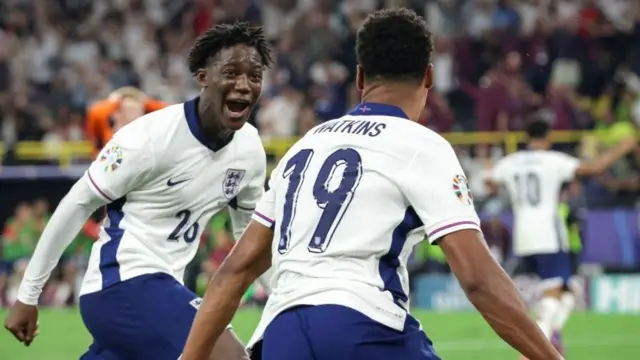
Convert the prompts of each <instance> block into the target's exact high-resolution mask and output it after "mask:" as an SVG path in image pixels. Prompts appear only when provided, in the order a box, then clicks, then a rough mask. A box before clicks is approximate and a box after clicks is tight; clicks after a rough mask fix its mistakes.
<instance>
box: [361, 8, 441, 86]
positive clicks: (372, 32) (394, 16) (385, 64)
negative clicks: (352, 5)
mask: <svg viewBox="0 0 640 360" xmlns="http://www.w3.org/2000/svg"><path fill="white" fill-rule="evenodd" d="M432 52H433V38H432V35H431V32H430V31H429V30H428V29H427V24H426V23H425V21H424V19H423V18H422V17H420V16H418V15H417V14H416V13H415V12H413V11H412V10H408V9H404V8H399V9H383V10H379V11H376V12H374V13H372V14H370V15H369V16H368V17H367V18H366V20H365V21H364V22H363V23H362V26H361V27H360V29H359V30H358V37H357V41H356V53H357V56H358V63H359V64H360V67H361V68H362V70H363V73H364V76H365V78H366V79H372V80H375V79H378V80H390V81H412V82H418V83H419V82H421V81H422V80H423V79H424V74H425V72H426V70H427V67H428V66H429V63H430V62H431V53H432Z"/></svg>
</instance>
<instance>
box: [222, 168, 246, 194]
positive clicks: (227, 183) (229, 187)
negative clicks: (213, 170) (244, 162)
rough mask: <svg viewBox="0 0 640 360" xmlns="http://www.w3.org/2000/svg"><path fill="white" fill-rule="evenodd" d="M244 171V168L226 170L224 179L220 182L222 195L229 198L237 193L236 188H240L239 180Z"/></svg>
mask: <svg viewBox="0 0 640 360" xmlns="http://www.w3.org/2000/svg"><path fill="white" fill-rule="evenodd" d="M244 173H245V171H244V170H238V169H229V170H227V173H226V175H225V177H224V181H223V182H222V192H223V193H224V197H226V198H227V199H229V200H231V199H233V198H234V197H236V195H238V190H240V182H241V181H242V178H244Z"/></svg>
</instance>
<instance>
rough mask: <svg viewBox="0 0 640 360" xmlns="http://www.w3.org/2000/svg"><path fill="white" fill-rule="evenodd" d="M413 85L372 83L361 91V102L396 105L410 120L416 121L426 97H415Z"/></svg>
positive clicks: (415, 92)
mask: <svg viewBox="0 0 640 360" xmlns="http://www.w3.org/2000/svg"><path fill="white" fill-rule="evenodd" d="M417 93H418V92H417V91H416V88H415V86H411V85H405V84H385V85H376V84H372V85H370V86H368V87H367V88H365V89H364V90H363V91H362V102H372V103H379V104H388V105H393V106H397V107H399V108H400V109H402V111H404V113H405V114H407V116H408V117H409V119H410V120H412V121H418V119H420V114H421V113H422V110H423V109H424V106H425V100H426V99H419V98H418V97H417Z"/></svg>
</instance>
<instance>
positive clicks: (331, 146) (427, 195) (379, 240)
mask: <svg viewBox="0 0 640 360" xmlns="http://www.w3.org/2000/svg"><path fill="white" fill-rule="evenodd" d="M432 51H433V43H432V36H431V33H430V32H429V31H428V30H427V28H426V24H425V22H424V20H423V19H422V18H421V17H419V16H417V15H416V14H415V13H414V12H412V11H410V10H407V9H394V10H389V9H387V10H381V11H378V12H375V13H373V14H371V15H369V17H368V18H367V19H366V20H365V21H364V23H363V24H362V26H361V28H360V29H359V30H358V34H357V56H358V63H359V65H358V68H357V77H356V79H357V80H356V84H357V86H358V89H359V90H360V91H361V92H362V101H363V102H362V103H361V104H360V105H358V106H357V107H356V108H355V109H353V110H352V111H351V112H349V114H347V115H346V116H344V117H342V118H340V119H336V120H332V121H328V122H325V123H323V124H321V125H319V126H316V127H315V128H314V129H312V130H310V131H309V132H308V133H307V134H306V135H305V136H304V137H303V138H302V139H300V140H299V141H298V142H297V143H296V144H295V145H294V146H293V147H292V148H291V149H290V150H289V151H288V152H287V154H286V155H285V156H284V158H283V159H282V160H281V161H280V163H279V164H278V165H277V167H276V169H275V170H274V171H273V173H272V176H271V178H270V186H269V190H268V191H267V192H266V193H265V195H264V196H263V198H262V200H261V201H260V203H259V205H258V207H257V208H256V211H255V213H254V215H253V221H252V222H251V223H250V224H249V227H248V228H247V230H246V231H245V232H244V234H243V235H242V238H241V239H240V241H239V242H238V243H237V244H236V246H235V248H234V249H233V250H232V252H231V254H230V255H229V257H228V258H227V259H226V260H225V261H224V262H223V264H222V266H221V268H220V269H219V270H218V272H217V273H216V274H215V275H214V276H213V278H212V280H211V282H210V284H209V287H208V289H207V292H206V295H205V298H204V301H203V304H202V306H201V308H200V310H199V311H198V315H197V316H196V319H195V321H194V324H193V328H192V330H191V333H190V334H189V340H188V341H187V346H186V347H185V350H184V353H183V360H201V359H204V358H205V357H206V354H208V353H209V352H210V350H211V347H212V345H213V344H214V343H215V341H216V339H217V338H218V336H219V335H220V334H221V333H222V332H223V331H224V328H225V326H226V324H228V322H229V321H230V320H231V318H232V317H233V314H234V312H235V311H236V309H237V307H238V303H239V302H240V300H241V297H242V295H243V293H244V292H245V290H246V289H247V288H248V287H249V285H250V284H251V283H252V282H253V281H254V280H255V279H256V278H257V277H258V276H259V275H261V274H262V273H263V272H264V271H265V270H267V269H268V268H269V266H270V264H271V263H272V262H273V266H274V276H273V284H272V285H273V292H272V293H271V295H270V297H269V300H268V301H267V305H266V307H265V310H264V312H263V314H262V320H261V322H260V324H259V325H258V328H257V329H256V332H255V334H254V336H253V338H252V340H251V341H250V343H249V346H250V347H252V356H253V357H254V358H255V359H259V358H262V359H263V360H284V359H295V360H312V359H313V360H351V359H358V360H360V359H367V360H377V359H379V360H383V359H384V360H390V359H398V360H400V359H402V360H414V359H415V360H417V359H439V357H438V356H437V355H436V354H435V352H434V349H433V347H432V345H431V341H430V340H429V339H428V338H427V336H426V335H425V333H424V332H423V331H422V328H421V325H420V324H419V323H418V321H417V320H416V319H415V318H414V317H413V316H411V314H409V312H408V310H409V309H410V305H409V289H408V274H407V258H408V257H409V254H410V253H411V251H412V249H413V247H414V246H415V245H416V244H417V243H418V242H420V241H422V240H423V239H424V238H425V235H427V236H428V239H429V241H431V242H435V243H437V244H438V245H440V247H441V248H442V251H443V252H444V254H445V256H446V258H447V260H448V262H449V265H450V266H451V270H452V271H453V273H454V274H455V275H456V277H457V278H458V280H459V281H460V284H461V286H462V288H463V289H464V290H465V291H466V293H467V295H468V297H469V299H470V300H471V302H472V303H473V304H474V305H475V306H476V307H477V308H478V309H479V310H480V312H481V313H482V315H483V316H484V317H485V319H487V321H488V322H489V323H490V324H491V326H492V327H493V328H494V329H495V330H496V332H497V333H498V334H499V335H500V336H502V337H503V338H504V339H505V340H506V341H507V342H509V343H510V344H511V345H512V346H514V347H515V348H516V349H518V350H519V351H521V352H523V353H525V354H527V355H529V356H530V357H531V358H533V359H536V360H551V359H554V360H555V359H559V358H560V355H559V354H558V353H557V352H556V351H555V350H554V348H553V346H552V345H551V344H550V343H549V341H548V340H547V339H546V338H545V337H544V335H543V334H542V332H541V331H540V329H539V328H538V327H537V326H536V324H535V322H534V321H533V320H532V319H531V318H530V317H529V315H528V313H527V308H526V306H525V304H524V302H523V301H522V300H521V299H520V297H519V294H518V291H517V289H516V288H515V286H514V284H513V282H512V281H511V280H510V279H509V277H508V276H507V274H506V273H505V272H504V271H503V270H502V269H501V267H500V266H499V265H498V264H497V263H496V261H495V260H494V259H493V257H492V255H491V253H490V251H489V249H488V248H487V245H486V243H485V241H484V239H483V237H482V233H481V232H480V221H479V220H478V216H477V214H476V212H475V210H474V207H473V201H472V199H471V194H470V192H469V190H468V185H467V180H466V177H465V176H464V173H463V170H462V168H461V166H460V164H459V162H458V159H457V158H456V155H455V153H454V151H453V148H452V147H451V145H450V144H449V143H448V142H447V141H446V140H444V139H443V138H442V137H441V136H439V135H438V134H436V133H435V132H433V131H431V130H429V129H428V128H426V127H423V126H421V125H419V124H418V123H417V120H418V119H419V117H420V114H421V113H422V110H423V107H424V104H425V101H426V99H427V95H428V92H429V89H430V88H431V87H432V85H433V77H434V74H433V67H432V65H431V64H430V58H431V54H432ZM274 236H275V237H274ZM432 325H435V324H432Z"/></svg>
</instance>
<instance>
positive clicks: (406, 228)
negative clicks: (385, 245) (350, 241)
mask: <svg viewBox="0 0 640 360" xmlns="http://www.w3.org/2000/svg"><path fill="white" fill-rule="evenodd" d="M422 225H423V224H422V220H420V218H419V217H418V214H416V212H415V210H413V208H412V207H411V206H410V207H408V208H407V211H406V212H405V214H404V219H402V222H401V223H400V224H399V225H398V226H396V228H395V229H394V230H393V234H392V238H391V247H390V248H389V252H388V253H387V254H386V255H384V256H383V257H381V258H380V265H379V271H380V277H382V281H383V282H384V290H385V291H389V292H390V293H391V295H393V299H394V301H395V302H396V304H398V305H400V304H399V302H398V300H400V301H403V302H406V301H408V300H409V297H408V296H407V294H406V293H405V292H404V289H403V288H402V282H401V281H400V276H399V275H398V267H399V266H400V259H399V257H400V253H401V252H402V249H403V248H404V244H405V242H406V241H407V235H408V234H409V232H411V231H412V230H415V229H417V228H419V227H420V226H422Z"/></svg>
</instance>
